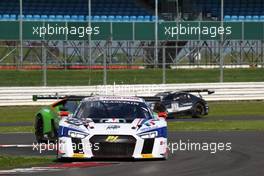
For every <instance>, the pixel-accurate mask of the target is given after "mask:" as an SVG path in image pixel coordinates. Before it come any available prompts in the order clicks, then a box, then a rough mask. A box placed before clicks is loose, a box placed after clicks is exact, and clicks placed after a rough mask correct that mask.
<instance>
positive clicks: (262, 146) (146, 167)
mask: <svg viewBox="0 0 264 176" xmlns="http://www.w3.org/2000/svg"><path fill="white" fill-rule="evenodd" d="M263 139H264V132H173V133H170V134H169V142H172V143H179V141H180V140H181V141H184V142H188V141H189V142H199V143H203V142H206V143H212V142H213V143H216V142H221V143H229V142H231V143H232V149H231V151H217V152H216V153H215V154H211V153H210V152H209V151H175V152H174V153H173V154H172V153H171V154H170V157H169V159H168V160H166V161H163V160H159V161H129V160H128V161H127V160H125V161H124V160H121V161H106V162H108V163H109V164H110V165H105V166H98V167H81V168H64V169H62V170H58V171H38V172H39V173H38V175H39V176H42V175H43V176H46V175H47V176H50V175H52V174H54V175H69V176H89V175H96V176H97V175H102V176H105V175H107V176H112V175H113V176H119V175H120V176H121V175H122V176H123V175H127V176H129V175H131V176H132V175H134V176H138V175H151V176H160V175H177V176H207V175H208V176H223V175H224V176H238V175H239V176H252V175H254V176H255V175H256V176H260V175H264V167H263V163H264V159H263V157H264V140H263ZM0 141H1V144H13V145H14V144H24V145H25V144H28V145H30V144H32V141H34V136H33V134H26V133H25V134H18V133H15V134H0ZM0 151H1V152H0V153H1V154H9V155H16V156H17V155H28V156H32V155H40V154H39V153H38V152H37V151H33V150H32V148H30V147H26V148H23V147H21V148H16V147H14V148H0ZM171 152H172V151H171ZM54 153H55V152H46V153H42V154H41V155H54ZM54 158H55V156H54ZM87 162H88V163H89V162H94V161H84V163H87ZM97 162H102V161H97ZM112 163H114V164H112ZM6 174H7V173H6ZM6 174H5V175H6ZM0 175H1V172H0ZM14 175H36V173H35V172H32V173H30V172H21V173H14Z"/></svg>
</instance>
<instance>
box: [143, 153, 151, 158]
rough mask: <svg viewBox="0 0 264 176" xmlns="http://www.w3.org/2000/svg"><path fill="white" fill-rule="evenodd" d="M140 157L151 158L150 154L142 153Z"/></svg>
mask: <svg viewBox="0 0 264 176" xmlns="http://www.w3.org/2000/svg"><path fill="white" fill-rule="evenodd" d="M142 158H153V155H152V154H142Z"/></svg>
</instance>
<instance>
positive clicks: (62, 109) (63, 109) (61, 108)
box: [59, 107, 68, 111]
mask: <svg viewBox="0 0 264 176" xmlns="http://www.w3.org/2000/svg"><path fill="white" fill-rule="evenodd" d="M59 110H60V111H68V109H67V108H65V107H59Z"/></svg>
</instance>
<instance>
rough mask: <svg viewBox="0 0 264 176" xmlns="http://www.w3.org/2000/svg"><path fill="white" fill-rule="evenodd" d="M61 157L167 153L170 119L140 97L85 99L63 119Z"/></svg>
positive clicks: (97, 97) (59, 149)
mask: <svg viewBox="0 0 264 176" xmlns="http://www.w3.org/2000/svg"><path fill="white" fill-rule="evenodd" d="M57 152H58V153H57V156H58V158H59V159H64V158H135V159H143V158H160V159H165V158H166V157H167V122H166V120H165V119H164V118H161V117H158V116H157V115H155V114H154V113H153V111H152V110H151V109H150V107H149V106H148V105H147V104H146V102H145V100H144V99H142V98H139V97H119V96H96V97H87V98H85V99H83V100H82V101H81V103H80V105H79V106H78V108H77V110H76V111H75V113H74V114H73V115H72V116H71V117H68V118H63V119H62V120H61V121H60V123H59V130H58V150H57Z"/></svg>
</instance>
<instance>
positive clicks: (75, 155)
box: [72, 153, 84, 158]
mask: <svg viewBox="0 0 264 176" xmlns="http://www.w3.org/2000/svg"><path fill="white" fill-rule="evenodd" d="M72 157H74V158H83V157H84V154H82V153H74V154H73V156H72Z"/></svg>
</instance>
